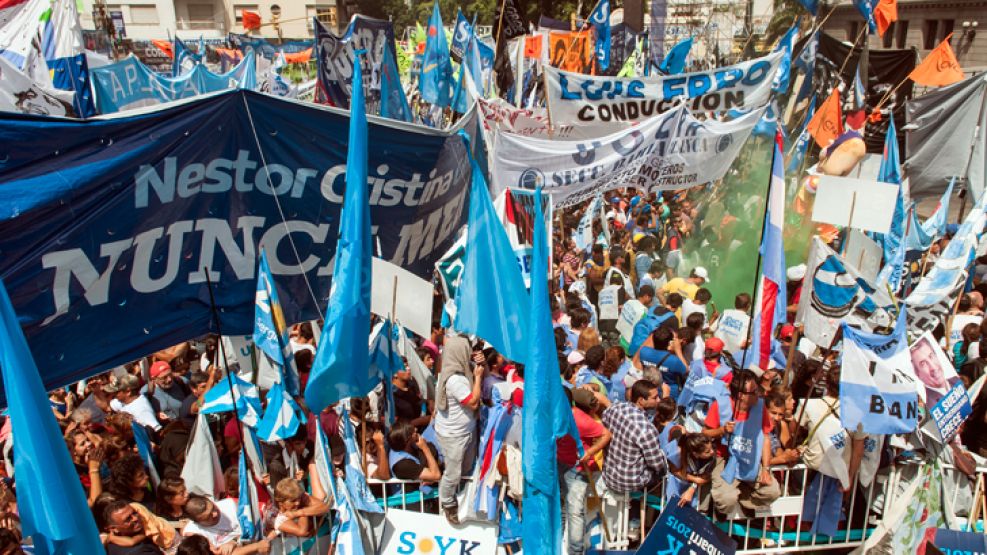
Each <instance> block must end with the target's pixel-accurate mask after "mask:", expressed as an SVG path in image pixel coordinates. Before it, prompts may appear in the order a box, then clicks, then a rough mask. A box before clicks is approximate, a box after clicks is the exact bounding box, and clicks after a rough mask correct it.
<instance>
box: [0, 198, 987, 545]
mask: <svg viewBox="0 0 987 555" xmlns="http://www.w3.org/2000/svg"><path fill="white" fill-rule="evenodd" d="M700 192H701V191H698V190H693V191H681V192H676V193H671V192H667V193H664V194H660V195H655V194H651V195H641V194H638V193H637V192H635V191H633V190H628V191H622V192H620V193H613V196H612V197H611V198H609V199H607V201H606V205H607V206H606V207H605V208H604V213H603V216H604V217H603V218H594V220H593V221H594V223H593V228H592V230H589V233H587V234H586V236H587V237H589V241H582V242H583V243H585V244H584V245H582V248H580V247H578V246H577V244H578V243H579V242H580V241H577V240H575V239H574V238H573V237H572V236H562V235H561V233H560V230H559V229H556V235H555V237H554V255H553V261H554V266H553V272H554V280H553V282H554V284H555V285H554V287H553V288H554V292H553V298H552V299H551V302H552V303H553V304H552V307H553V319H554V325H555V347H556V350H557V354H558V365H559V372H560V381H561V383H562V384H563V386H564V388H565V391H566V395H567V396H568V398H569V399H570V400H571V404H572V414H573V417H574V420H575V423H576V426H577V428H578V433H579V442H580V443H581V445H579V446H577V445H576V443H575V441H574V440H573V439H572V438H570V437H566V438H562V439H560V440H559V441H558V444H557V453H558V465H559V477H560V481H559V482H560V483H559V487H560V491H561V499H562V503H563V505H564V510H563V515H564V522H565V526H566V535H567V550H568V553H570V554H573V555H575V554H579V553H583V552H584V551H585V550H586V549H587V541H586V539H585V538H586V534H587V529H588V527H589V524H588V513H587V502H588V500H589V498H590V497H593V496H597V495H611V496H613V495H618V496H619V495H621V494H626V493H634V492H644V491H650V490H655V491H656V492H657V491H661V492H663V495H664V499H665V502H671V501H672V500H673V499H677V501H675V502H677V503H680V504H683V505H685V504H689V505H691V506H693V507H695V508H697V509H699V510H701V511H704V512H706V513H707V514H709V515H710V516H711V517H713V518H719V519H726V518H749V517H752V516H753V515H754V514H755V512H756V511H757V510H758V509H759V508H763V507H766V506H768V505H770V504H771V503H772V502H773V501H774V500H776V499H778V498H779V497H780V496H782V495H801V494H804V493H806V492H803V491H795V489H794V488H796V487H798V486H797V485H796V484H794V483H789V482H788V481H784V482H782V481H780V480H779V474H778V469H779V468H783V467H785V466H789V467H791V466H793V465H796V464H800V463H801V464H804V465H805V467H806V468H807V469H808V470H807V472H809V473H810V475H812V474H814V473H816V472H817V471H820V470H821V469H823V468H824V467H825V466H826V465H827V462H826V458H827V457H828V456H830V454H829V453H827V452H825V446H824V444H823V442H822V441H821V439H820V438H821V437H823V436H824V435H825V437H826V438H830V439H831V438H833V437H842V438H843V440H844V441H846V442H847V445H848V446H849V448H847V449H845V450H844V451H842V453H843V454H842V455H840V456H843V457H844V458H845V460H844V463H845V468H846V469H847V476H845V477H844V478H845V479H840V480H838V487H839V489H840V490H841V491H844V492H849V491H851V490H852V489H853V488H855V487H858V482H859V480H858V478H860V477H866V479H867V480H871V479H873V477H874V476H875V474H877V473H878V472H880V470H881V469H882V468H886V467H887V466H888V465H889V464H890V461H891V460H892V459H894V456H895V455H896V452H893V449H898V448H896V447H892V446H890V442H882V441H881V440H882V438H880V437H874V436H870V435H868V434H866V433H862V432H858V431H856V430H845V429H844V428H843V427H842V425H841V423H840V418H839V414H840V411H839V381H840V380H839V374H840V367H839V362H838V359H837V354H836V353H835V352H831V351H828V350H826V349H822V350H820V349H818V348H817V347H816V346H814V345H811V344H808V345H807V344H806V343H807V342H806V341H805V340H804V339H803V340H801V341H799V340H798V338H797V336H798V334H797V330H796V328H795V326H794V325H793V322H794V315H795V313H794V309H792V310H789V321H788V322H783V323H781V324H780V325H778V326H777V327H776V329H775V330H774V337H773V339H772V341H771V353H770V357H769V358H770V362H769V364H767V365H761V364H759V363H758V362H756V361H754V360H752V357H751V356H750V353H749V352H748V351H749V350H748V345H749V343H750V336H751V329H750V325H751V316H750V314H751V305H752V295H751V293H752V292H741V293H739V294H736V295H735V296H734V298H733V299H732V308H728V309H726V310H723V312H718V311H717V309H716V308H715V306H716V304H715V302H714V301H715V300H719V301H720V302H721V306H722V305H728V304H731V303H728V302H724V301H728V300H731V299H714V298H713V295H712V292H711V290H710V289H709V287H708V286H709V285H710V284H711V275H710V272H709V271H708V270H707V268H706V267H704V266H702V265H692V266H690V265H689V264H688V263H687V262H685V260H686V258H687V257H684V256H683V253H682V249H683V244H684V241H685V240H686V239H687V238H688V237H689V236H690V234H691V233H692V232H693V230H695V229H697V228H702V227H705V226H706V225H707V224H706V223H704V222H703V216H704V215H705V214H704V213H703V212H702V211H700V209H699V207H698V204H699V203H697V198H699V197H700V194H699V193H700ZM585 208H586V206H585V205H584V206H582V207H579V209H576V210H572V211H569V212H567V213H566V215H565V217H564V218H563V227H562V229H569V230H570V231H571V230H572V229H575V228H576V227H577V226H578V224H579V221H580V220H581V219H582V216H583V213H582V210H583V209H585ZM603 222H605V223H603ZM604 226H606V228H604ZM943 241H948V239H944V240H943ZM942 246H943V245H939V246H938V248H941V247H942ZM788 277H789V279H790V282H789V284H788V285H789V295H788V298H789V299H790V300H793V307H795V306H797V303H798V298H799V289H800V287H801V281H802V280H803V279H804V277H805V267H804V266H801V267H793V268H791V269H790V270H789V272H788ZM437 289H438V288H437ZM436 295H437V297H436V302H435V307H436V314H435V315H434V321H435V324H433V329H432V334H431V336H430V337H427V338H425V337H414V338H412V341H413V344H414V346H415V347H416V348H414V349H412V350H411V351H406V352H405V353H404V355H405V356H404V359H405V363H406V364H405V367H404V368H402V369H399V370H398V371H397V372H395V373H394V374H393V376H392V378H391V380H390V383H387V384H381V385H380V386H378V388H377V389H376V390H374V391H373V392H372V393H371V394H370V395H369V396H368V397H365V398H353V399H349V400H347V401H345V402H344V403H341V404H340V405H339V406H331V407H329V408H327V409H326V410H325V411H323V412H322V413H321V414H318V415H312V414H308V420H307V423H306V424H303V425H301V426H300V427H299V429H298V431H297V432H296V433H295V434H294V435H293V436H292V437H290V438H288V439H286V440H283V441H279V442H277V443H271V444H266V443H264V444H262V456H263V459H264V463H265V464H264V466H265V467H266V473H265V474H263V475H262V476H260V480H259V482H258V483H257V486H258V489H259V491H260V492H261V493H260V495H259V498H260V499H259V504H260V509H261V515H262V523H261V531H260V534H258V535H253V536H248V535H246V534H244V532H243V531H242V530H241V523H240V521H239V519H238V515H237V501H238V499H239V496H240V495H241V494H242V492H240V491H238V490H239V484H240V479H239V476H238V472H239V468H238V464H237V463H238V460H239V453H240V450H241V449H242V448H243V446H242V443H243V437H244V436H243V433H242V428H241V426H242V424H240V421H239V419H238V418H236V417H235V416H234V414H233V413H232V412H230V413H222V414H210V415H208V419H207V422H208V423H209V426H210V429H211V430H212V435H213V437H215V438H218V441H217V442H216V443H217V445H216V447H217V452H218V456H219V458H220V460H221V463H222V468H224V469H226V470H225V472H224V478H225V480H224V481H225V484H226V491H225V492H224V493H223V494H221V495H218V496H217V495H209V494H208V493H207V494H203V492H190V491H189V489H188V488H187V485H186V483H185V481H183V479H182V470H183V468H184V467H185V462H186V459H187V456H188V453H187V450H188V448H189V445H190V441H191V438H192V435H193V427H194V426H195V423H196V420H197V417H198V414H199V410H200V409H201V407H202V406H203V399H204V396H205V395H206V393H207V392H208V391H209V390H210V389H211V388H213V387H214V386H216V384H217V383H219V382H220V381H221V380H223V379H224V373H225V372H227V371H231V372H232V371H234V370H233V369H231V368H229V367H228V364H229V359H228V357H227V356H226V355H227V353H224V347H223V341H221V340H220V339H219V338H217V337H208V338H204V339H202V340H196V341H189V342H185V343H182V344H179V345H176V346H175V347H172V348H170V349H166V350H163V351H160V352H157V353H154V354H152V355H151V356H149V357H148V358H147V359H146V360H144V361H138V362H135V363H133V364H131V365H127V366H125V367H120V368H116V369H114V370H113V371H111V372H108V373H105V374H102V375H98V376H94V377H92V378H89V379H87V380H84V381H83V382H80V383H78V384H76V385H74V386H72V387H68V388H65V389H60V390H56V391H53V392H51V394H50V402H51V406H52V410H53V411H54V413H55V416H56V418H57V419H58V421H59V423H60V425H61V426H62V429H63V431H64V436H65V442H66V446H67V449H68V451H69V453H70V454H71V458H72V461H73V462H74V464H75V467H76V469H77V471H78V475H79V480H80V483H81V484H82V486H83V488H84V489H85V491H86V494H87V498H88V502H89V505H90V507H91V508H92V512H93V516H94V518H95V521H96V523H97V525H98V528H99V531H100V532H101V537H102V540H103V542H104V544H105V546H106V551H107V553H110V554H111V555H116V554H153V553H168V554H174V553H178V554H183V555H193V554H209V553H220V554H222V555H230V554H248V553H267V552H269V550H270V549H271V545H272V541H275V540H278V541H283V540H284V539H285V538H295V539H298V538H301V539H306V538H313V537H316V536H323V535H324V536H325V537H330V536H331V533H330V532H328V530H329V529H330V528H331V523H332V521H333V518H334V516H333V515H334V508H335V505H334V500H333V499H332V495H331V493H330V492H331V491H332V488H331V487H330V485H329V484H323V483H320V482H321V481H320V479H319V475H318V473H317V472H316V470H315V466H314V465H315V461H314V454H315V450H316V447H315V443H316V436H317V433H318V430H317V427H321V429H322V431H323V432H324V433H325V435H326V437H327V438H328V442H329V447H330V451H331V453H332V454H333V465H334V467H335V472H336V473H337V474H342V473H344V472H352V471H353V470H352V469H347V468H346V466H345V464H344V459H345V454H346V451H347V446H346V442H345V441H344V435H345V430H344V427H345V426H353V429H354V434H355V437H356V438H358V442H357V444H358V446H359V449H360V450H361V451H362V452H361V453H359V457H360V459H361V461H362V462H363V465H364V469H363V471H364V472H365V473H366V477H367V478H368V479H369V480H370V482H371V483H380V482H384V483H385V485H384V487H381V488H378V490H379V494H380V496H381V497H384V496H386V495H388V494H394V492H395V491H396V489H395V488H393V487H390V486H394V485H395V484H398V483H401V482H404V483H405V484H413V486H412V488H408V487H404V488H402V490H401V491H402V492H404V493H406V492H407V491H409V489H417V490H418V493H419V494H420V495H421V496H422V498H423V499H426V500H427V502H425V503H424V506H425V507H426V508H427V510H431V511H434V512H437V513H439V514H441V515H443V516H444V517H445V518H446V519H447V520H448V521H449V522H450V523H453V524H459V523H460V521H461V520H464V519H468V518H472V517H475V513H474V512H473V511H470V510H465V509H466V508H465V507H462V506H461V503H462V501H461V499H462V498H463V491H464V489H465V484H466V479H468V478H470V477H475V476H477V472H479V471H481V470H480V469H482V472H483V473H484V474H486V472H487V471H488V469H489V468H491V467H492V468H494V471H495V472H497V473H498V475H499V476H500V478H499V479H500V480H501V483H502V484H503V486H504V487H505V488H506V490H507V491H508V493H507V497H509V498H513V499H515V501H517V500H520V499H521V495H520V489H521V487H520V485H519V484H520V483H521V479H520V476H519V473H520V464H519V463H518V460H519V459H518V455H517V453H518V452H519V451H518V450H519V449H520V448H521V445H520V428H519V422H520V419H521V418H522V417H523V406H524V367H523V365H521V364H515V363H514V362H513V361H510V360H506V359H505V358H504V357H503V356H502V355H500V354H499V353H497V352H496V351H495V350H494V349H493V348H491V347H490V346H489V345H487V344H485V343H484V342H483V341H482V340H481V339H471V338H469V337H466V336H463V335H460V334H457V333H456V332H454V331H453V330H450V329H446V328H443V326H442V325H441V323H440V322H441V310H442V306H443V302H442V301H443V300H442V299H441V298H440V297H439V296H438V293H436ZM983 305H984V302H983V295H982V291H981V290H980V286H979V285H978V286H977V289H976V290H974V291H972V292H970V293H968V294H966V295H964V296H963V298H962V299H961V300H960V303H959V306H958V311H957V316H956V317H955V318H954V319H953V324H952V329H950V330H949V333H948V334H947V333H946V330H944V329H940V330H938V336H939V337H944V336H946V335H950V336H951V337H952V343H951V346H952V348H951V352H952V356H953V362H954V364H955V369H956V371H957V373H958V374H959V375H960V376H961V377H962V378H963V379H964V380H965V381H966V382H967V383H968V384H969V383H972V382H974V381H976V380H977V379H978V378H980V377H981V376H982V375H983V374H984V369H985V367H987V345H985V344H984V342H985V341H987V327H985V323H984V318H983ZM312 326H313V324H312V323H301V324H297V325H295V326H293V327H292V329H291V334H290V335H291V348H292V351H293V352H294V358H295V366H296V368H297V370H298V375H299V378H300V381H301V388H302V390H304V386H305V383H306V380H307V377H308V372H309V370H310V368H311V366H312V362H313V359H314V354H315V352H316V343H317V341H316V339H315V334H314V333H313V331H314V330H313V327H312ZM954 332H955V333H954ZM411 358H414V359H415V363H416V364H419V363H420V365H421V367H423V368H425V369H427V372H428V373H427V375H426V376H425V379H424V380H420V379H417V378H416V377H415V376H414V375H413V373H412V364H410V361H409V359H411ZM919 366H920V365H919V364H917V366H916V370H917V371H919ZM690 376H693V377H695V376H701V377H703V378H704V379H705V382H702V381H700V382H690ZM717 392H720V393H722V394H717ZM296 401H297V402H298V403H299V404H301V406H302V407H303V408H304V403H303V401H304V400H303V398H301V397H299V398H297V399H296ZM343 406H345V407H346V408H347V410H348V412H343V411H342V410H340V409H341V408H342V407H343ZM985 411H987V402H979V400H978V402H976V403H974V414H973V416H972V417H971V418H970V420H969V422H968V424H967V425H966V427H965V429H964V431H963V433H962V441H956V442H953V443H952V444H951V447H952V448H953V451H952V452H953V455H954V456H953V461H954V462H955V464H957V466H958V467H960V468H961V469H965V471H966V472H969V473H973V472H974V470H973V469H974V467H975V466H976V464H977V463H978V462H982V459H981V458H980V457H981V455H984V454H987V444H985V443H984V442H985V441H987V440H985V439H984V438H987V434H985V433H984V432H985V431H987V430H984V427H985V424H984V423H983V422H984V413H985ZM505 414H506V415H507V417H508V418H509V419H512V422H513V423H511V424H508V428H510V429H509V430H508V431H507V433H506V434H498V438H499V439H498V440H497V441H491V440H490V439H491V437H490V433H489V430H490V426H491V421H492V420H493V419H494V418H498V419H500V418H503V417H504V415H505ZM346 415H348V421H344V420H343V419H344V418H346ZM135 433H137V434H141V435H143V434H146V435H147V437H148V438H149V440H150V444H151V446H152V462H153V466H154V468H153V469H152V468H149V467H148V464H147V462H146V461H145V459H143V458H142V457H141V456H140V454H139V452H138V449H137V446H136V441H137V440H136V438H135ZM0 436H2V437H0V439H2V440H3V441H4V442H5V443H4V445H5V446H6V449H5V453H4V458H5V460H6V462H7V472H8V475H9V473H10V469H11V468H12V467H11V460H12V458H11V449H16V446H13V447H11V444H12V442H11V441H8V440H9V436H10V423H9V422H7V423H6V426H5V427H4V429H3V431H2V432H0ZM738 441H740V443H741V444H742V443H743V442H744V441H747V442H748V443H749V445H750V449H748V451H750V455H751V456H747V457H742V456H735V455H734V453H737V452H738V451H737V450H736V449H731V447H736V445H737V444H738V443H737V442H738ZM902 450H903V449H899V450H898V452H900V451H902ZM491 461H493V462H491ZM811 481H812V480H811V479H809V480H806V481H805V482H803V483H808V482H811ZM15 492H16V481H11V480H6V479H5V480H4V481H3V482H0V526H2V527H0V553H16V552H18V550H19V549H20V547H19V546H20V544H21V541H22V538H21V537H20V530H19V524H18V517H17V509H16V507H17V503H16V493H15ZM817 494H818V493H817ZM521 510H522V514H523V507H521ZM653 516H654V515H651V518H653ZM803 517H804V520H805V521H807V522H812V521H813V515H811V514H809V515H803ZM852 517H853V515H844V516H843V518H842V519H837V522H836V523H832V524H831V526H847V525H848V519H851V518H852ZM642 524H645V523H642ZM779 524H780V523H778V522H775V523H773V524H772V526H777V525H779ZM831 531H832V530H830V532H831ZM502 535H503V534H502ZM297 545H299V546H300V545H302V544H301V543H298V544H297Z"/></svg>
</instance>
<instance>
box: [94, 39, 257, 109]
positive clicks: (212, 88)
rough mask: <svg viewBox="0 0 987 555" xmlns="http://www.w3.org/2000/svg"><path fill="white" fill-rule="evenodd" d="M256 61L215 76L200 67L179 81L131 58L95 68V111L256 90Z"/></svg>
mask: <svg viewBox="0 0 987 555" xmlns="http://www.w3.org/2000/svg"><path fill="white" fill-rule="evenodd" d="M255 60H256V58H255V57H254V55H253V54H247V55H246V56H245V57H244V58H243V60H241V61H240V63H239V64H237V65H236V66H235V67H234V68H233V69H231V70H230V71H229V72H228V73H220V74H217V73H213V72H211V71H209V70H208V69H206V66H205V65H202V64H197V65H196V66H195V67H194V68H193V69H192V70H191V71H189V72H186V73H185V74H183V75H180V76H178V77H166V76H164V75H161V74H160V73H157V72H155V71H153V70H151V68H149V67H147V66H146V65H144V64H143V63H141V61H140V60H138V59H137V58H135V57H133V56H131V57H129V58H127V59H125V60H123V61H120V62H117V63H115V64H110V65H107V66H103V67H97V68H92V69H91V70H90V72H91V73H92V81H93V90H94V91H95V92H96V109H97V110H99V112H100V113H101V114H112V113H115V112H120V111H122V110H128V109H131V108H138V107H141V106H152V105H154V104H159V103H162V102H170V101H172V100H179V99H181V98H191V97H193V96H198V95H200V94H205V93H211V92H217V91H222V90H226V89H233V88H241V89H249V90H254V89H256V88H257V67H256V64H255Z"/></svg>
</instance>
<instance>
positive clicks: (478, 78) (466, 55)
mask: <svg viewBox="0 0 987 555" xmlns="http://www.w3.org/2000/svg"><path fill="white" fill-rule="evenodd" d="M474 23H475V22H474ZM472 28H473V27H472V26H471V27H470V29H472ZM477 44H479V42H478V41H477V40H476V35H474V34H473V32H472V31H471V32H470V35H469V37H467V40H466V46H465V48H464V49H463V63H462V64H460V66H459V79H458V80H457V81H456V90H455V91H454V92H453V95H452V108H453V110H455V111H457V112H459V113H460V114H465V113H466V112H467V111H469V109H470V105H471V102H470V98H471V97H472V96H478V95H479V94H480V93H479V92H478V87H482V86H483V63H482V61H481V60H480V50H479V48H477ZM467 78H468V79H469V82H468V83H467V81H466V80H467Z"/></svg>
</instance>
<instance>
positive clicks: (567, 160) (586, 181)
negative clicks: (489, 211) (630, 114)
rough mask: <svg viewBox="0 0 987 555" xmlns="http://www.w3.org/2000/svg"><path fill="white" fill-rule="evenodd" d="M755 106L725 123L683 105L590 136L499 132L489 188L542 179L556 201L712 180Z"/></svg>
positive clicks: (743, 135) (732, 153)
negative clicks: (605, 133)
mask: <svg viewBox="0 0 987 555" xmlns="http://www.w3.org/2000/svg"><path fill="white" fill-rule="evenodd" d="M762 112H763V110H756V111H754V112H751V113H749V114H747V115H745V116H742V117H740V118H738V119H736V120H733V121H730V122H719V121H715V120H707V121H700V120H698V119H696V118H694V117H693V116H692V115H691V114H690V113H689V112H688V110H687V109H686V108H685V107H684V106H680V107H679V108H677V109H675V110H673V111H671V112H668V113H665V114H662V115H660V116H657V117H654V118H651V119H649V120H648V121H645V122H643V123H641V124H640V125H637V126H635V127H633V128H630V129H626V130H623V131H619V132H617V133H613V134H611V135H608V136H606V137H601V138H598V139H593V140H573V141H551V140H545V139H537V138H533V137H521V136H518V135H512V134H509V133H498V134H497V138H496V141H495V148H494V156H493V171H492V172H491V174H492V175H493V185H494V192H495V193H497V194H499V193H500V192H502V191H503V190H504V189H507V188H509V187H510V188H515V187H516V188H520V189H528V190H532V189H534V188H535V186H536V185H539V184H541V185H542V186H543V187H544V190H545V192H546V193H550V194H551V195H552V200H553V202H554V204H555V205H556V206H560V207H564V206H568V205H571V204H574V203H577V202H580V201H582V200H585V199H587V198H589V197H591V196H593V195H594V194H596V193H597V192H601V193H602V192H606V191H607V190H611V189H616V188H619V187H635V188H637V189H648V190H651V191H663V190H674V189H684V188H687V187H692V186H695V185H701V184H703V183H708V182H711V181H716V180H718V179H720V178H722V177H723V175H724V174H725V173H726V172H727V170H728V169H729V168H730V165H731V164H732V163H733V160H734V158H736V156H737V154H738V153H739V152H740V149H741V147H743V145H744V141H746V140H747V137H748V136H749V135H750V133H751V130H752V129H753V128H754V125H755V124H756V123H757V121H758V119H760V117H761V114H762Z"/></svg>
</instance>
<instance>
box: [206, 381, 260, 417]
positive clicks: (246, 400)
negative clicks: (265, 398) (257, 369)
mask: <svg viewBox="0 0 987 555" xmlns="http://www.w3.org/2000/svg"><path fill="white" fill-rule="evenodd" d="M230 382H232V383H233V388H232V390H231V389H230ZM234 410H236V413H237V417H238V418H239V419H240V421H241V422H243V423H244V424H246V425H247V426H251V427H254V426H257V423H258V422H259V421H260V415H261V404H260V394H259V393H258V392H257V386H256V385H254V384H252V383H250V382H247V381H244V380H242V379H240V377H239V376H237V375H236V374H235V373H230V374H229V379H222V380H219V381H218V382H216V385H214V386H212V388H211V389H210V390H209V391H207V392H206V394H205V395H204V396H203V397H202V406H201V407H200V408H199V412H200V413H202V414H218V413H221V412H233V411H234Z"/></svg>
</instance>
